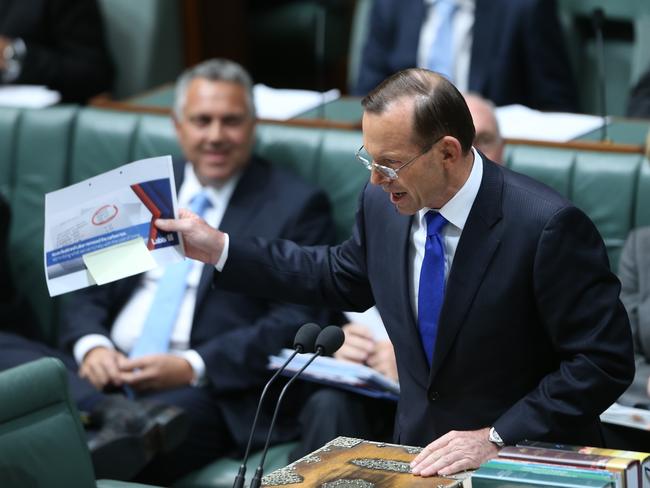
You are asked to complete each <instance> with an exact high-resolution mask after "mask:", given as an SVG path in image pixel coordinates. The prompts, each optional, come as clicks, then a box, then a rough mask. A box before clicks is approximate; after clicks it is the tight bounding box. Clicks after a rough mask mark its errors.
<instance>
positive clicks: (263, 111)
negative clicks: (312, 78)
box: [253, 84, 341, 120]
mask: <svg viewBox="0 0 650 488" xmlns="http://www.w3.org/2000/svg"><path fill="white" fill-rule="evenodd" d="M253 96H254V97H255V107H256V108H257V116H258V117H259V118H260V119H273V120H287V119H290V118H292V117H295V116H296V115H299V114H301V113H303V112H306V111H307V110H311V109H312V108H315V107H318V106H319V105H322V104H325V103H328V102H331V101H333V100H336V99H337V98H339V97H340V96H341V92H339V91H338V90H329V91H326V92H323V93H321V92H317V91H311V90H290V89H280V88H271V87H269V86H266V85H261V84H257V85H255V86H254V88H253Z"/></svg>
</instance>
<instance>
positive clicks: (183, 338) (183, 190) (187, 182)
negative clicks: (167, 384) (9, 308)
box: [73, 163, 240, 384]
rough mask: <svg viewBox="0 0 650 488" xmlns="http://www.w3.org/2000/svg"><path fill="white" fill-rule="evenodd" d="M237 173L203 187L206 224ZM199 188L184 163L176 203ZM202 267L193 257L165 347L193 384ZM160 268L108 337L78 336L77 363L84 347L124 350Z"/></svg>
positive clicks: (199, 364) (201, 369) (218, 211)
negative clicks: (186, 367)
mask: <svg viewBox="0 0 650 488" xmlns="http://www.w3.org/2000/svg"><path fill="white" fill-rule="evenodd" d="M239 177H240V174H238V175H236V176H234V177H233V178H231V179H230V180H228V181H227V182H226V183H224V184H223V185H222V186H220V187H218V188H215V187H208V188H206V191H207V197H208V199H209V200H210V203H211V204H212V206H210V207H208V208H207V209H206V211H205V214H204V215H203V218H204V219H205V221H206V222H208V223H209V224H210V225H212V226H214V227H219V225H220V223H221V220H222V218H223V215H224V213H225V211H226V208H227V207H228V203H229V201H230V197H231V196H232V193H233V191H234V190H235V186H236V185H237V182H238V181H239ZM203 189H204V187H203V186H202V185H201V183H200V182H199V180H198V179H197V177H196V175H195V174H194V168H193V167H192V164H191V163H187V164H186V166H185V176H184V178H183V183H182V185H181V187H180V190H179V192H178V204H179V206H181V207H185V208H189V206H190V202H191V200H192V198H193V197H194V196H195V195H196V194H198V193H199V192H201V191H202V190H203ZM222 258H223V256H222ZM202 270H203V265H202V263H200V262H198V261H193V265H192V268H191V270H190V272H189V273H188V276H187V288H186V289H185V296H184V298H183V301H182V302H181V306H180V309H179V312H178V317H177V319H176V323H175V324H174V328H173V331H172V336H171V342H170V348H169V352H170V353H172V354H177V355H179V356H182V357H183V358H185V359H186V360H187V361H188V362H189V363H190V364H191V365H192V369H193V370H194V381H193V384H200V383H201V382H202V380H203V379H204V377H205V362H204V361H203V359H202V358H201V356H200V355H199V354H198V353H197V352H196V351H195V350H193V349H190V348H189V347H190V334H191V332H192V322H193V318H194V308H195V306H196V293H197V290H198V285H199V280H200V279H201V272H202ZM164 272H165V269H164V268H155V269H152V270H151V271H148V272H147V273H145V275H144V276H143V279H142V281H141V282H140V284H139V285H138V287H137V288H136V289H135V291H134V292H133V294H132V295H131V298H130V299H129V300H128V301H127V303H126V304H125V305H124V307H123V308H122V310H120V313H119V314H118V316H117V317H116V319H115V322H114V323H113V327H112V328H111V335H110V339H109V338H108V337H106V336H103V335H99V334H90V335H86V336H84V337H82V338H80V339H79V340H78V341H77V342H76V343H75V345H74V348H73V352H74V357H75V359H76V360H77V363H79V364H81V362H82V361H83V358H84V356H85V355H86V354H87V353H88V351H90V350H91V349H93V348H95V347H98V346H104V347H108V348H113V349H114V348H115V347H117V348H119V349H120V350H122V351H124V352H125V353H127V354H128V352H129V351H130V350H131V349H132V348H133V345H134V344H135V341H136V339H137V338H138V336H139V335H140V333H141V332H142V327H143V326H144V322H145V319H146V317H147V315H148V313H149V309H150V307H151V304H152V302H153V299H154V295H155V293H156V290H157V289H158V280H159V279H160V278H161V277H162V275H163V274H164Z"/></svg>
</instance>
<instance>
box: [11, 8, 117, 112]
mask: <svg viewBox="0 0 650 488" xmlns="http://www.w3.org/2000/svg"><path fill="white" fill-rule="evenodd" d="M43 10H44V12H43V13H42V17H43V18H42V19H40V22H39V25H43V26H44V27H43V29H47V33H46V31H43V32H25V33H21V32H20V30H16V31H15V32H14V33H13V34H14V35H15V36H18V37H22V38H23V40H24V41H25V45H26V47H27V55H26V57H25V59H24V60H23V65H22V70H21V73H20V76H19V77H18V79H17V80H16V82H17V83H21V84H45V85H47V86H49V87H50V88H52V89H55V90H58V91H59V92H60V93H61V95H62V98H63V101H64V102H82V103H83V102H85V101H86V100H87V99H88V98H90V97H91V96H93V95H96V94H98V93H100V92H102V91H105V90H108V89H109V88H110V86H111V83H112V76H113V68H112V63H111V60H110V58H109V55H108V52H107V49H106V45H105V41H104V30H103V26H102V19H101V16H100V12H99V8H98V6H97V3H96V1H95V0H53V1H50V2H46V3H45V6H44V7H43ZM9 34H11V33H7V35H9Z"/></svg>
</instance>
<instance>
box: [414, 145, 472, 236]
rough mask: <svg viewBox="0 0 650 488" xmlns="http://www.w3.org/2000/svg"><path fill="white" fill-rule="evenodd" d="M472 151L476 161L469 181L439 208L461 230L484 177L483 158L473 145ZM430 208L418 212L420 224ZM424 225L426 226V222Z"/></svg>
mask: <svg viewBox="0 0 650 488" xmlns="http://www.w3.org/2000/svg"><path fill="white" fill-rule="evenodd" d="M472 153H473V154H474V163H473V164H472V170H471V171H470V173H469V177H468V178H467V181H465V183H464V184H463V186H462V187H461V188H460V190H458V191H457V192H456V194H455V195H454V196H453V197H451V199H450V200H449V201H448V202H447V203H445V204H444V205H443V206H442V207H441V208H440V209H439V210H437V211H438V212H440V214H441V215H442V216H443V217H444V218H445V219H446V220H447V222H449V223H450V224H452V225H453V226H455V227H457V228H458V229H460V230H461V232H462V230H463V228H464V227H465V222H467V217H469V212H470V210H471V209H472V205H474V200H476V195H477V194H478V190H479V188H480V187H481V180H482V179H483V159H482V158H481V155H480V154H479V153H478V151H477V150H476V149H474V148H473V147H472ZM429 210H432V209H430V208H427V207H425V208H423V209H421V210H420V211H419V212H418V219H419V220H420V224H422V223H423V222H424V216H425V215H426V214H427V212H428V211H429ZM423 225H424V226H425V227H426V223H424V224H423Z"/></svg>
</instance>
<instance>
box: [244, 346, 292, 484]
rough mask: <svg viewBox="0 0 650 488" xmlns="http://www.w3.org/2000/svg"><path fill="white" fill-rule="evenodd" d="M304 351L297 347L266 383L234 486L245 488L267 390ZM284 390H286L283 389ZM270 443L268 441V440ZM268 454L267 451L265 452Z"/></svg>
mask: <svg viewBox="0 0 650 488" xmlns="http://www.w3.org/2000/svg"><path fill="white" fill-rule="evenodd" d="M301 352H302V348H296V350H295V351H293V353H292V354H291V356H289V359H287V360H286V361H285V363H284V364H283V365H282V367H281V368H280V369H278V370H277V371H276V372H275V373H274V374H273V376H271V379H270V380H269V381H268V382H267V383H266V385H264V389H263V390H262V395H261V396H260V401H259V405H258V407H257V410H256V411H255V417H254V418H253V425H252V427H251V433H250V434H249V436H248V444H247V445H246V452H245V453H244V460H243V461H242V463H241V465H240V466H239V471H238V472H237V476H235V481H234V483H233V485H232V487H233V488H243V487H244V482H245V481H246V463H247V462H248V456H249V454H250V450H251V444H252V442H253V434H254V433H255V429H256V427H257V420H258V418H259V416H260V408H259V406H260V405H261V404H262V400H263V399H264V397H265V396H266V392H267V390H268V389H269V386H271V383H273V381H274V380H275V378H277V377H278V376H279V375H280V373H282V371H284V368H285V367H286V366H287V365H288V364H289V363H290V362H291V360H292V359H293V358H295V357H296V355H297V354H299V353H301ZM282 391H283V392H284V390H282ZM273 420H275V417H273ZM267 444H268V441H267ZM265 454H266V453H265Z"/></svg>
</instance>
